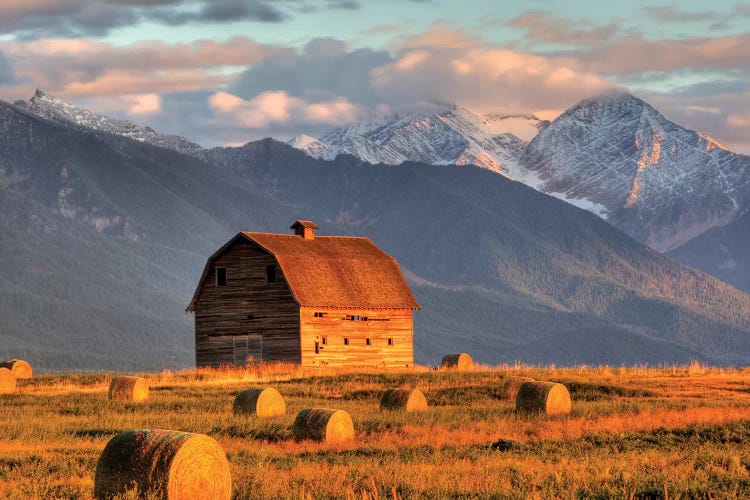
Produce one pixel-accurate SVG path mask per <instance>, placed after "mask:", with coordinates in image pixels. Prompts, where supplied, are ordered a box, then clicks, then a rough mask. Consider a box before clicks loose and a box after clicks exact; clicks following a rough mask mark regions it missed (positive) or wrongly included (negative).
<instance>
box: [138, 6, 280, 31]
mask: <svg viewBox="0 0 750 500" xmlns="http://www.w3.org/2000/svg"><path fill="white" fill-rule="evenodd" d="M149 17H150V18H152V19H154V20H158V21H161V22H163V23H165V24H170V25H183V24H188V23H198V22H218V23H230V22H238V21H245V20H250V21H260V22H266V23H279V22H282V21H284V20H286V19H287V18H288V15H287V14H285V13H284V12H282V11H281V10H279V9H278V8H276V7H275V6H274V5H273V3H271V2H267V1H263V0H211V1H206V2H205V3H204V5H203V6H201V7H200V8H199V9H198V10H193V11H185V10H170V9H161V10H156V11H154V12H153V13H149Z"/></svg>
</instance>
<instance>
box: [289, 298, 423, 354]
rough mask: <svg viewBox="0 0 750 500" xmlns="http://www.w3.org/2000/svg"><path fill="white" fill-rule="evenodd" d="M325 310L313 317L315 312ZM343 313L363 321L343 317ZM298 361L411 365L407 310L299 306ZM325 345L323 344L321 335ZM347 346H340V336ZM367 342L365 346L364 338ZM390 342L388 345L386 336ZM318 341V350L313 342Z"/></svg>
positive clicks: (342, 343) (410, 321)
mask: <svg viewBox="0 0 750 500" xmlns="http://www.w3.org/2000/svg"><path fill="white" fill-rule="evenodd" d="M320 312H322V313H325V314H324V316H323V317H316V315H315V313H320ZM347 316H359V317H360V318H365V317H366V318H367V321H352V320H347V319H346V318H347ZM300 331H301V335H300V336H301V342H302V364H303V365H305V366H334V367H335V366H356V365H366V366H380V367H387V368H398V367H405V366H412V365H413V364H414V338H413V337H414V335H413V326H412V310H411V309H348V308H347V309H336V308H314V307H303V308H301V309H300ZM324 337H325V338H326V344H325V345H324V344H323V338H324ZM345 337H346V338H348V339H349V345H344V338H345ZM368 338H369V339H370V342H371V344H370V345H367V343H366V339H368ZM389 338H390V339H393V345H388V339H389ZM316 340H317V341H318V343H319V344H318V353H317V354H316V353H315V342H316Z"/></svg>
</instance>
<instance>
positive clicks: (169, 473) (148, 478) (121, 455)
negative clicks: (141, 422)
mask: <svg viewBox="0 0 750 500" xmlns="http://www.w3.org/2000/svg"><path fill="white" fill-rule="evenodd" d="M134 487H135V488H137V489H138V495H139V498H145V497H146V495H147V494H153V495H154V496H155V497H156V498H165V499H170V500H178V499H179V500H188V499H196V500H197V499H204V498H211V499H214V498H215V499H219V500H224V499H229V498H232V474H231V471H230V468H229V461H228V460H227V457H226V455H225V453H224V450H223V449H222V448H221V446H220V445H219V443H217V442H216V441H215V440H214V439H213V438H211V437H209V436H205V435H203V434H190V433H187V432H180V431H169V430H160V429H154V430H149V429H140V430H132V431H125V432H122V433H120V434H118V435H117V436H115V437H113V438H112V439H111V440H110V441H109V443H107V446H106V447H105V448H104V451H103V452H102V454H101V456H100V457H99V462H98V463H97V464H96V476H95V480H94V496H95V497H96V498H111V497H113V496H117V495H123V494H124V493H126V492H127V491H129V490H133V488H134ZM149 498H150V497H149Z"/></svg>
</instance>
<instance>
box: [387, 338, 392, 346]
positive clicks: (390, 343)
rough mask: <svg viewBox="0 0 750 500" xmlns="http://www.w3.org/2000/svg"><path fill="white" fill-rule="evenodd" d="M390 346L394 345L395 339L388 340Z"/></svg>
mask: <svg viewBox="0 0 750 500" xmlns="http://www.w3.org/2000/svg"><path fill="white" fill-rule="evenodd" d="M388 345H393V338H390V337H389V338H388Z"/></svg>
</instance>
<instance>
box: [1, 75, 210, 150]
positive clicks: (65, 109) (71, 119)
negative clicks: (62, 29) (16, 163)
mask: <svg viewBox="0 0 750 500" xmlns="http://www.w3.org/2000/svg"><path fill="white" fill-rule="evenodd" d="M14 104H15V106H16V107H18V108H21V109H24V110H26V111H28V112H30V113H32V114H34V115H36V116H39V117H41V118H45V119H47V120H51V121H54V122H58V123H60V122H63V123H66V122H67V123H73V124H75V125H78V126H80V127H84V128H88V129H91V130H95V131H98V132H103V133H106V134H112V135H118V136H122V137H128V138H130V139H134V140H136V141H139V142H144V143H147V144H152V145H154V146H159V147H162V148H166V149H171V150H173V151H177V152H180V153H183V154H188V155H191V156H195V157H199V158H200V157H202V155H203V148H201V147H200V146H199V145H198V144H196V143H194V142H191V141H189V140H187V139H185V138H184V137H181V136H177V135H164V134H160V133H158V132H156V131H155V130H154V129H152V128H151V127H141V126H139V125H136V124H134V123H133V122H130V121H128V120H116V119H114V118H110V117H108V116H105V115H100V114H97V113H94V112H92V111H89V110H87V109H83V108H79V107H77V106H74V105H72V104H70V103H68V102H65V101H63V100H62V99H58V98H56V97H53V96H51V95H48V94H46V93H44V92H43V91H41V90H39V89H37V91H36V92H35V93H34V96H33V97H32V98H31V99H29V100H28V101H16V102H15V103H14Z"/></svg>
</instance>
